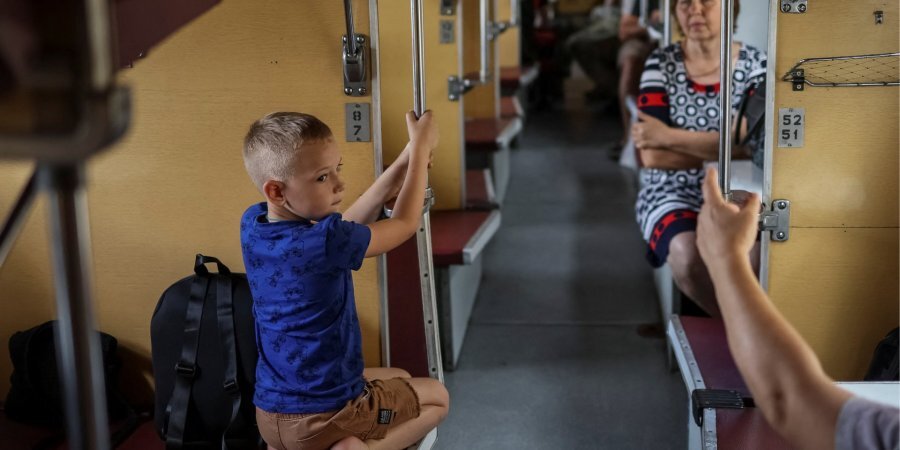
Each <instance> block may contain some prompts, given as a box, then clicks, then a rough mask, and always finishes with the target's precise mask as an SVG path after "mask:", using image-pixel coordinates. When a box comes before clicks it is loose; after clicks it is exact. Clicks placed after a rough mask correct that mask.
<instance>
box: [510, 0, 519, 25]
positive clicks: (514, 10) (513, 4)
mask: <svg viewBox="0 0 900 450" xmlns="http://www.w3.org/2000/svg"><path fill="white" fill-rule="evenodd" d="M509 26H511V27H517V26H519V0H510V1H509Z"/></svg>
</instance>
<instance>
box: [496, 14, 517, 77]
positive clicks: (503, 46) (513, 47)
mask: <svg viewBox="0 0 900 450" xmlns="http://www.w3.org/2000/svg"><path fill="white" fill-rule="evenodd" d="M495 1H496V2H497V3H496V5H497V20H500V21H505V22H508V21H509V20H510V18H512V8H513V3H517V4H518V2H519V0H495ZM519 20H521V16H520V17H519ZM520 30H521V28H519V27H518V26H515V27H510V28H509V29H508V30H506V32H505V33H503V34H501V35H500V39H499V42H498V43H497V46H498V48H499V49H498V50H497V53H498V56H499V58H500V67H519V65H520V64H521V53H522V52H521V50H520V48H519V47H520V39H521V32H520Z"/></svg>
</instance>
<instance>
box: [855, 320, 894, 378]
mask: <svg viewBox="0 0 900 450" xmlns="http://www.w3.org/2000/svg"><path fill="white" fill-rule="evenodd" d="M898 334H900V329H898V328H894V329H893V330H891V332H890V333H888V334H887V336H885V337H884V339H882V340H881V342H879V343H878V346H877V347H875V354H874V355H872V363H871V364H870V365H869V370H868V371H867V372H866V376H865V378H863V379H864V380H865V381H900V367H898V366H900V364H898V357H900V355H898V352H900V336H898Z"/></svg>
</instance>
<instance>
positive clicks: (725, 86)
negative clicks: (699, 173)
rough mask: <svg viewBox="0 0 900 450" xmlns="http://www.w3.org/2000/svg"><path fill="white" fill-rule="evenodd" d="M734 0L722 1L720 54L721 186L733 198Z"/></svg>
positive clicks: (726, 197)
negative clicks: (732, 95) (732, 96)
mask: <svg viewBox="0 0 900 450" xmlns="http://www.w3.org/2000/svg"><path fill="white" fill-rule="evenodd" d="M733 22H734V0H723V1H722V30H721V34H720V41H721V42H720V44H721V52H720V54H719V57H720V60H719V67H720V73H719V86H720V89H719V187H720V188H721V189H722V194H724V195H725V199H728V200H730V199H731V144H732V142H731V141H732V137H731V135H732V130H731V100H732V98H731V91H732V85H731V77H732V75H731V73H732V65H733V64H732V61H731V56H732V51H731V44H732V31H733V30H734V25H733Z"/></svg>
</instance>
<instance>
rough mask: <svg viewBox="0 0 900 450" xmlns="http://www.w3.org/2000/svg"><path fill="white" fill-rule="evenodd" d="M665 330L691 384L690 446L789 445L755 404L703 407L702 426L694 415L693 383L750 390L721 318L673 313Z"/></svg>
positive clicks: (775, 448)
mask: <svg viewBox="0 0 900 450" xmlns="http://www.w3.org/2000/svg"><path fill="white" fill-rule="evenodd" d="M667 335H668V340H669V343H670V344H671V346H672V349H673V350H674V352H675V358H676V360H677V361H678V368H679V369H680V370H681V376H682V378H683V379H684V384H685V387H686V388H687V394H688V399H689V400H688V412H689V414H688V448H689V449H699V448H710V447H708V444H709V443H717V444H718V447H719V448H765V449H772V450H779V449H788V448H790V447H789V446H788V445H787V442H785V441H784V440H783V439H782V438H781V437H780V436H778V434H777V433H776V432H775V431H774V430H773V429H772V428H771V427H770V426H769V425H768V424H767V423H766V420H765V418H764V417H763V415H762V412H761V411H760V410H759V409H757V408H744V409H726V408H719V409H705V410H703V411H702V414H703V424H702V426H698V425H697V423H696V422H695V421H694V416H693V407H692V405H691V400H690V398H691V395H692V393H693V392H694V390H695V389H724V390H733V391H737V392H739V393H740V395H741V396H743V397H749V396H750V391H749V389H748V388H747V385H746V384H745V383H744V379H743V377H742V376H741V374H740V372H739V371H738V369H737V366H736V365H735V364H734V359H732V357H731V352H730V351H729V350H728V341H727V340H726V338H725V325H724V323H723V322H722V320H721V319H710V318H703V317H687V316H672V317H671V320H670V321H669V325H668V330H667ZM701 443H706V445H701ZM712 448H715V447H712Z"/></svg>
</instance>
